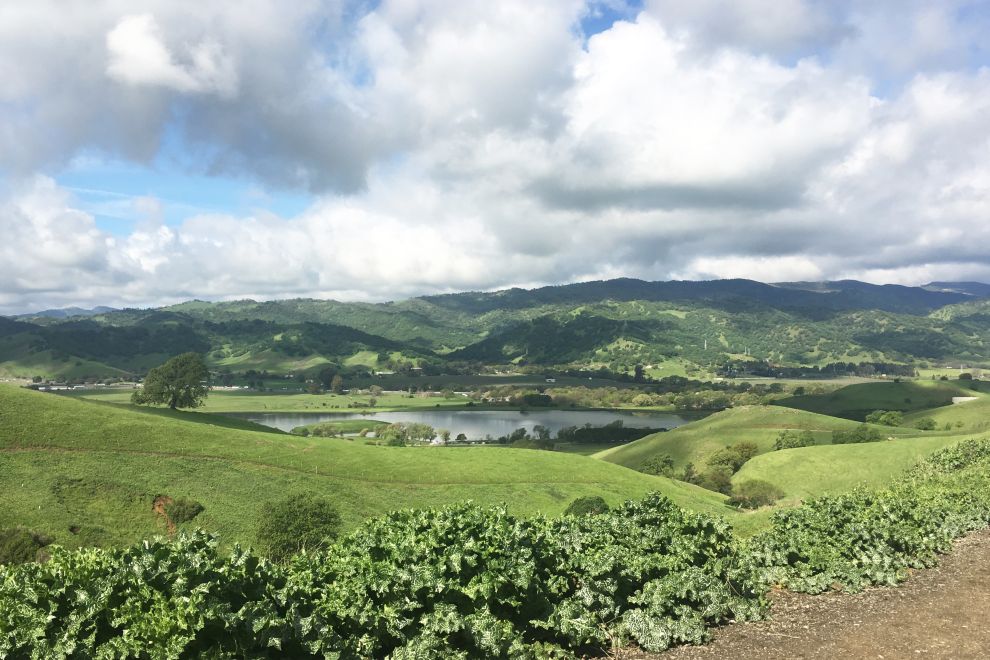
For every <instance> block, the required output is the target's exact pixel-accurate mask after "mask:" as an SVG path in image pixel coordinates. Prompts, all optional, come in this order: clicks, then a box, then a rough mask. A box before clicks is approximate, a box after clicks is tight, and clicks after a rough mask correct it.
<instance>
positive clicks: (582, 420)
mask: <svg viewBox="0 0 990 660" xmlns="http://www.w3.org/2000/svg"><path fill="white" fill-rule="evenodd" d="M225 414H226V415H228V416H229V417H237V418H238V419H246V420H248V421H251V422H256V423H258V424H264V425H265V426H271V427H273V428H276V429H280V430H282V431H291V430H292V429H294V428H296V427H297V426H305V425H307V424H316V423H319V422H331V421H339V420H342V419H361V418H363V419H376V420H379V421H382V422H388V423H394V422H417V423H420V424H429V425H430V426H432V427H433V428H435V429H438V430H439V429H447V430H448V431H450V433H451V435H452V436H454V437H457V434H458V433H463V434H464V435H466V436H467V438H468V440H483V439H484V438H485V436H486V435H490V436H492V437H493V438H497V437H499V436H503V435H508V434H509V433H512V432H513V431H515V430H516V429H518V428H520V427H523V428H525V429H526V430H527V431H532V430H533V427H534V426H536V425H538V424H540V425H543V426H546V427H547V428H549V429H550V431H551V433H554V434H556V433H557V431H559V430H560V429H562V428H565V427H567V426H584V425H585V424H591V425H592V426H604V425H606V424H610V423H612V422H614V421H615V420H617V419H621V420H622V423H623V425H625V426H630V427H636V428H666V429H672V428H674V427H677V426H681V425H683V424H687V423H688V422H691V421H694V420H695V419H697V416H690V415H679V414H675V413H663V412H638V411H636V412H634V411H626V410H529V411H526V412H520V411H518V410H455V411H439V410H437V411H433V410H429V411H426V410H424V411H419V410H415V411H407V412H379V413H225Z"/></svg>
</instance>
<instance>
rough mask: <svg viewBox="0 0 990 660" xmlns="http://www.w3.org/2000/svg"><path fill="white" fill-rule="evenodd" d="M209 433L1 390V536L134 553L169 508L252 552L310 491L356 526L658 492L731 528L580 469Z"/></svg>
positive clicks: (582, 465)
mask: <svg viewBox="0 0 990 660" xmlns="http://www.w3.org/2000/svg"><path fill="white" fill-rule="evenodd" d="M211 421H215V420H213V419H212V418H211V416H209V415H200V414H199V413H184V414H181V415H160V414H148V413H145V412H138V411H133V410H128V409H124V408H122V407H120V406H113V405H106V404H99V403H95V402H87V401H83V400H78V399H72V398H67V397H59V396H54V395H50V394H42V393H37V392H31V391H28V390H23V389H19V388H14V387H11V386H0V501H3V502H4V505H3V506H2V507H0V527H8V526H13V525H24V526H27V527H29V528H32V529H35V530H37V531H40V532H43V533H46V534H49V535H51V536H53V537H54V538H55V540H56V542H58V543H61V544H63V545H67V546H80V545H108V544H120V543H127V542H131V541H134V540H136V539H140V538H145V537H147V536H150V535H153V534H156V533H161V532H163V531H164V529H165V528H164V522H163V521H162V520H161V519H160V518H159V517H158V516H157V515H156V514H155V513H154V512H153V511H152V503H153V501H154V499H155V498H156V497H157V496H159V495H165V496H169V497H185V498H192V499H194V500H196V501H198V502H201V503H202V504H203V505H204V506H205V510H204V512H203V513H201V514H200V515H199V516H198V517H197V518H196V519H195V520H194V521H193V523H191V524H194V525H195V526H201V527H204V528H205V529H208V530H211V531H214V532H217V533H219V534H221V536H222V537H223V538H224V539H225V540H226V541H227V542H233V541H247V542H250V541H251V540H252V539H253V537H254V531H255V527H256V522H257V516H258V514H259V510H260V508H261V507H262V505H263V504H264V502H265V501H267V500H269V499H272V498H276V497H281V496H284V495H287V494H290V493H294V492H302V491H306V492H314V493H319V494H322V495H325V496H328V497H330V498H331V499H332V500H333V501H335V502H336V503H337V504H338V506H339V507H340V509H341V512H342V514H343V516H344V518H345V522H346V524H347V525H348V526H353V525H355V524H356V523H358V522H359V521H361V520H363V519H364V518H366V517H368V516H373V515H376V514H380V513H383V512H385V511H388V510H391V509H396V508H402V507H410V506H416V507H424V506H435V505H440V504H445V503H450V502H458V501H464V500H474V501H476V502H479V503H494V502H505V503H506V504H507V505H508V507H509V509H510V510H511V511H513V512H515V513H518V514H525V515H530V514H535V513H539V512H545V513H551V514H556V513H559V512H561V511H562V510H563V509H564V508H565V507H566V506H567V504H568V503H569V502H570V501H571V500H573V499H574V498H575V497H578V496H581V495H601V496H603V497H604V498H605V499H606V500H608V501H610V502H612V503H616V502H619V501H621V500H624V499H626V498H636V497H640V496H642V495H643V494H644V493H646V492H649V491H652V490H659V491H661V492H663V493H665V494H667V495H669V496H670V497H671V498H672V499H673V500H674V501H675V502H677V503H678V504H680V505H681V506H685V507H687V508H692V509H696V510H699V511H708V512H715V513H722V514H728V515H732V510H731V509H729V508H727V507H726V506H725V505H724V504H723V501H724V498H722V497H721V496H719V495H715V494H713V493H709V492H708V491H705V490H703V489H700V488H697V487H694V486H690V485H687V484H681V483H678V482H674V481H670V480H667V479H663V478H657V477H650V476H647V475H643V474H639V473H636V472H633V471H631V470H627V469H625V468H622V467H619V466H614V465H609V464H608V463H604V462H602V461H596V460H594V459H591V458H587V457H582V456H575V455H568V454H562V453H555V452H543V451H535V450H534V451H528V450H508V449H503V448H484V447H479V448H473V447H472V448H443V447H438V448H430V447H409V448H405V447H371V446H367V445H362V444H357V443H354V442H351V441H348V440H339V439H329V438H317V439H312V438H300V437H294V436H288V435H280V434H273V433H268V432H257V431H250V430H240V429H232V428H227V427H225V426H218V425H216V424H212V423H210V422H211Z"/></svg>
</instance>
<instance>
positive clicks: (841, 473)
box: [732, 435, 980, 505]
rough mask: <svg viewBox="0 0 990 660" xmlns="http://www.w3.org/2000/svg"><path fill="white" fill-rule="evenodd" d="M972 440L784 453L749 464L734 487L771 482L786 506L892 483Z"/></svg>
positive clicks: (909, 440) (916, 440)
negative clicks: (920, 464) (933, 457)
mask: <svg viewBox="0 0 990 660" xmlns="http://www.w3.org/2000/svg"><path fill="white" fill-rule="evenodd" d="M969 437H980V436H972V435H931V436H924V437H901V438H896V439H893V440H889V441H886V442H869V443H865V444H853V445H822V446H817V447H801V448H799V449H782V450H780V451H772V452H769V453H766V454H761V455H759V456H756V457H755V458H752V459H750V460H749V461H747V462H746V463H745V464H744V465H743V466H742V469H740V470H739V472H737V473H736V474H735V475H733V477H732V482H733V483H734V484H737V483H740V482H742V481H749V480H751V479H761V480H763V481H769V482H770V483H772V484H774V485H776V486H777V487H779V488H780V489H781V490H782V491H783V492H784V498H785V499H784V500H782V501H781V503H780V504H782V505H789V504H791V505H794V504H798V503H799V502H800V500H802V499H807V498H810V497H816V496H818V495H824V494H826V493H842V492H846V491H849V490H852V489H853V488H856V487H857V486H866V487H877V486H883V485H886V484H889V483H890V482H891V481H892V480H893V479H895V478H896V477H897V476H899V475H900V474H902V473H903V472H904V471H905V470H907V469H908V468H911V467H913V466H914V465H916V464H917V463H918V462H919V461H920V460H921V459H923V458H925V457H926V456H928V455H929V454H931V453H933V452H935V451H938V450H939V449H942V448H944V447H948V446H950V445H953V444H956V443H958V442H961V441H962V440H965V439H966V438H969Z"/></svg>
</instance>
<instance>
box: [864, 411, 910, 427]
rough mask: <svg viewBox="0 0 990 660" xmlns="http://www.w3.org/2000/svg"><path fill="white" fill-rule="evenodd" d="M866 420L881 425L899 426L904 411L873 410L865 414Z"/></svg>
mask: <svg viewBox="0 0 990 660" xmlns="http://www.w3.org/2000/svg"><path fill="white" fill-rule="evenodd" d="M866 422H867V423H868V424H880V425H881V426H900V425H901V424H903V423H904V413H902V412H901V411H899V410H874V411H873V412H871V413H870V414H869V415H867V416H866Z"/></svg>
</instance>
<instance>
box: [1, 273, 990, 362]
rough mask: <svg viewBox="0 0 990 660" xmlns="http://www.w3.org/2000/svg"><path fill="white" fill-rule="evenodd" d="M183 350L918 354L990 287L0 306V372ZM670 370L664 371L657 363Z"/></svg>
mask: <svg viewBox="0 0 990 660" xmlns="http://www.w3.org/2000/svg"><path fill="white" fill-rule="evenodd" d="M186 350H195V351H200V352H203V353H205V354H207V356H208V359H209V361H210V362H211V364H212V365H213V367H214V368H216V369H218V370H221V371H234V372H243V371H246V370H248V369H255V370H269V371H277V372H285V373H288V372H312V371H316V370H319V369H320V368H322V366H325V365H326V364H335V365H337V368H339V369H341V370H342V371H348V370H349V371H360V370H374V369H383V370H395V369H400V370H401V369H404V368H409V367H411V366H414V365H415V366H417V367H421V368H424V369H425V370H426V371H428V372H443V371H449V370H477V369H480V368H483V367H485V366H496V365H503V366H507V367H511V368H514V369H525V368H527V367H530V368H543V367H558V368H569V369H570V368H576V369H582V368H585V369H587V368H592V369H597V368H608V369H612V370H615V371H631V370H632V369H633V367H634V366H635V365H636V364H642V365H648V366H651V367H652V368H653V371H652V373H654V375H663V374H664V373H684V372H685V370H686V371H687V372H698V373H702V372H710V371H711V370H712V369H716V368H724V367H725V365H727V364H734V363H738V364H740V365H742V366H743V367H745V365H746V363H750V362H760V363H768V362H769V363H771V364H779V365H788V366H802V365H806V366H819V367H821V366H824V365H828V364H831V363H837V362H843V363H862V362H876V363H898V364H920V363H928V362H935V363H938V362H941V361H952V362H953V363H959V362H960V361H962V362H967V363H974V364H983V363H985V362H987V361H988V359H990V285H987V284H982V283H979V282H932V283H931V284H928V285H925V286H923V287H907V286H897V285H875V284H867V283H864V282H857V281H853V280H843V281H838V282H781V283H776V284H764V283H761V282H755V281H752V280H741V279H735V280H713V281H702V282H688V281H674V282H646V281H642V280H635V279H616V280H608V281H598V282H583V283H578V284H568V285H561V286H549V287H542V288H538V289H531V290H525V289H506V290H502V291H495V292H467V293H457V294H448V295H438V296H423V297H419V298H412V299H409V300H405V301H400V302H389V303H342V302H337V301H327V300H312V299H295V300H281V301H269V302H256V301H253V300H240V301H232V302H220V303H210V302H203V301H190V302H186V303H181V304H178V305H172V306H168V307H162V308H157V309H142V310H138V309H121V310H115V309H110V308H106V307H97V308H94V309H91V310H85V309H79V308H69V309H63V310H46V311H44V312H39V313H36V314H25V315H21V316H18V317H16V318H14V319H3V318H0V373H6V374H13V375H22V376H24V375H27V376H30V375H42V376H55V375H61V376H67V377H85V376H103V375H112V374H117V375H125V374H132V373H141V372H143V371H144V370H146V369H147V368H149V367H150V366H154V365H155V364H158V363H159V362H161V361H162V360H164V359H165V358H167V357H168V356H170V355H174V354H177V353H180V352H183V351H186ZM665 370H666V371H665Z"/></svg>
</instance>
